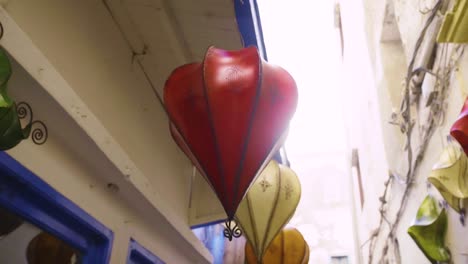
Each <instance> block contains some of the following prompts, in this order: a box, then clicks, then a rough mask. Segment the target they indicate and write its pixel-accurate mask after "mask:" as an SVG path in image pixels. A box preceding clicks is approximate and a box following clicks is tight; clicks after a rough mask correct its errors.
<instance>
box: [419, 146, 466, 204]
mask: <svg viewBox="0 0 468 264" xmlns="http://www.w3.org/2000/svg"><path fill="white" fill-rule="evenodd" d="M428 180H429V182H431V183H432V185H434V187H436V188H437V190H438V191H439V192H440V194H441V195H442V196H443V197H444V199H445V200H446V201H447V203H448V204H449V205H450V207H452V208H453V209H454V210H455V211H457V212H459V213H463V211H464V210H463V208H464V200H465V199H466V198H468V158H467V156H466V155H465V153H464V152H463V149H462V148H461V147H460V146H459V145H458V144H457V143H456V142H455V141H453V140H449V144H448V146H447V147H446V148H445V149H444V150H443V152H442V155H441V156H440V158H439V161H438V162H437V163H436V164H435V165H434V167H433V168H432V172H431V174H430V175H429V177H428Z"/></svg>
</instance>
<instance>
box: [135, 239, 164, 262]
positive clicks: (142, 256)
mask: <svg viewBox="0 0 468 264" xmlns="http://www.w3.org/2000/svg"><path fill="white" fill-rule="evenodd" d="M127 264H165V263H164V261H162V260H161V259H160V258H158V257H157V256H156V255H154V254H153V253H151V251H149V250H148V249H146V248H145V247H143V246H142V245H140V244H139V243H138V242H136V241H135V240H134V239H133V238H130V243H129V246H128V257H127Z"/></svg>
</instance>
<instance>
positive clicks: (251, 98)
mask: <svg viewBox="0 0 468 264" xmlns="http://www.w3.org/2000/svg"><path fill="white" fill-rule="evenodd" d="M164 104H165V107H166V110H167V113H168V116H169V118H170V131H171V134H172V136H173V138H174V140H175V141H176V143H177V144H178V146H179V147H180V148H181V149H182V151H183V152H184V153H185V154H186V155H187V156H188V157H189V158H190V160H191V161H192V163H193V164H194V166H196V167H197V169H198V170H199V171H200V173H201V174H202V175H203V176H204V177H205V179H206V180H207V182H208V183H209V184H210V185H211V187H212V189H213V190H214V192H215V193H216V195H217V197H218V198H219V200H220V202H221V204H222V205H223V208H224V210H225V212H226V215H227V222H226V223H227V224H228V223H229V224H230V221H231V220H233V219H234V215H235V213H236V210H237V208H238V206H239V204H240V202H241V200H242V198H243V197H244V195H245V194H246V192H247V190H248V188H249V187H250V185H251V183H252V182H253V181H254V180H255V178H256V177H257V176H258V175H259V174H260V173H261V172H262V170H263V169H264V168H265V166H266V165H267V164H268V162H269V161H270V160H271V158H272V156H273V155H274V154H275V153H276V152H277V151H278V150H279V148H280V147H281V146H282V144H283V142H284V139H285V138H286V134H287V128H288V125H289V121H290V119H291V118H292V116H293V114H294V112H295V109H296V104H297V88H296V84H295V82H294V79H293V78H292V77H291V75H290V74H289V73H288V72H286V71H285V70H284V69H282V68H281V67H278V66H274V65H271V64H269V63H267V62H266V61H264V60H263V59H262V58H261V57H260V55H259V53H258V50H257V48H256V47H248V48H244V49H241V50H235V51H228V50H223V49H218V48H215V47H210V48H209V49H208V50H207V52H206V54H205V58H204V60H203V62H197V63H190V64H186V65H183V66H181V67H179V68H176V69H175V70H174V71H173V72H172V73H171V75H170V76H169V78H168V79H167V81H166V83H165V87H164ZM232 236H237V235H236V233H235V232H228V235H227V237H228V238H229V239H230V240H231V239H232Z"/></svg>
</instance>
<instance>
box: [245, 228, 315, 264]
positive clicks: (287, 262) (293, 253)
mask: <svg viewBox="0 0 468 264" xmlns="http://www.w3.org/2000/svg"><path fill="white" fill-rule="evenodd" d="M245 262H246V263H247V264H258V263H262V264H263V263H264V264H267V263H268V264H307V263H308V262H309V246H308V245H307V243H306V241H305V240H304V237H303V236H302V234H301V233H300V232H299V231H298V230H297V229H295V228H286V229H283V230H281V232H280V233H279V234H278V235H277V236H276V237H275V239H273V241H272V242H271V244H270V246H269V247H268V248H267V250H266V251H265V255H263V258H262V259H261V260H258V259H257V255H256V254H255V251H254V248H253V247H252V245H251V244H250V243H249V242H246V244H245Z"/></svg>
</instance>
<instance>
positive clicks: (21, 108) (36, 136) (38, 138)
mask: <svg viewBox="0 0 468 264" xmlns="http://www.w3.org/2000/svg"><path fill="white" fill-rule="evenodd" d="M16 112H17V113H18V118H19V119H20V120H24V119H27V121H26V123H27V125H31V134H30V135H31V140H32V141H33V142H34V144H36V145H42V144H44V143H45V142H46V141H47V138H48V137H49V132H48V130H47V126H46V125H45V124H44V122H42V121H39V120H34V116H33V111H32V108H31V106H30V105H29V104H28V103H26V102H20V103H18V104H17V105H16Z"/></svg>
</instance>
